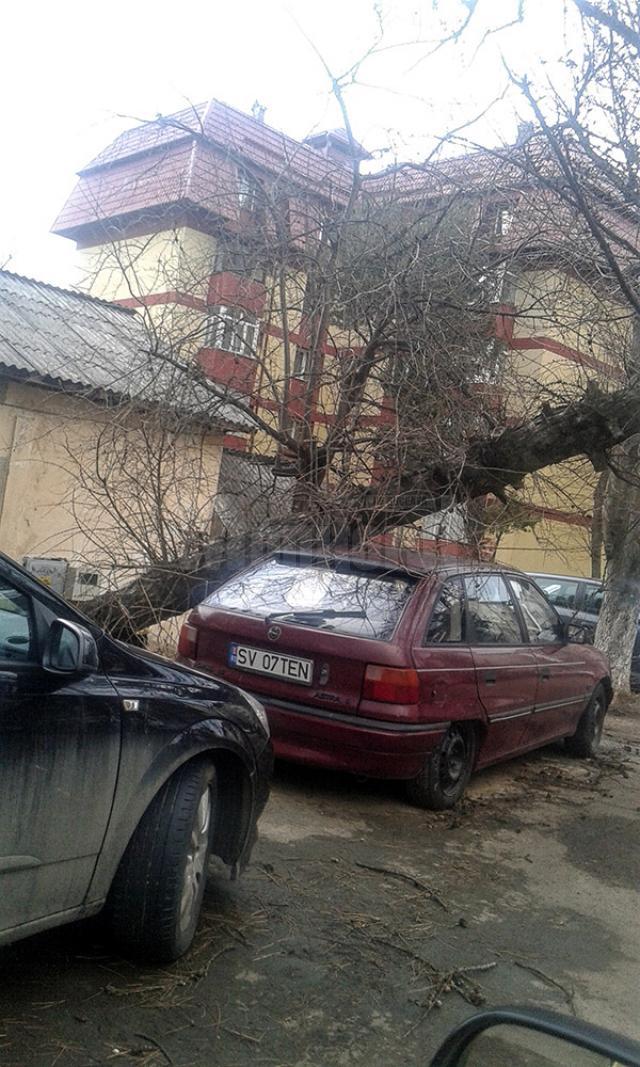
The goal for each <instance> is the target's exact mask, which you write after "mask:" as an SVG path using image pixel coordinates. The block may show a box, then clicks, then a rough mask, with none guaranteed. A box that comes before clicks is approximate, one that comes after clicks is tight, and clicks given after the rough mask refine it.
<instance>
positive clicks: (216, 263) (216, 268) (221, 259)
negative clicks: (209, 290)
mask: <svg viewBox="0 0 640 1067" xmlns="http://www.w3.org/2000/svg"><path fill="white" fill-rule="evenodd" d="M211 273H212V274H227V273H229V274H238V275H240V277H242V278H248V279H249V280H250V281H252V282H261V284H262V285H264V283H265V281H266V277H267V271H266V268H265V267H264V266H263V265H262V264H261V263H259V262H258V261H257V256H256V254H255V253H254V252H252V250H251V249H250V248H247V247H243V246H242V245H233V244H220V245H219V246H218V248H217V249H216V251H215V253H214V256H213V263H212V264H211Z"/></svg>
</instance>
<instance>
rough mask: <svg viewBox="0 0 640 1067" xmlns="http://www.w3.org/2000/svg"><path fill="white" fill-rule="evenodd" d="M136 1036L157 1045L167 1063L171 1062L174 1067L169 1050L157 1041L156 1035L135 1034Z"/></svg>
mask: <svg viewBox="0 0 640 1067" xmlns="http://www.w3.org/2000/svg"><path fill="white" fill-rule="evenodd" d="M134 1037H139V1038H141V1039H142V1040H143V1041H148V1042H149V1044H150V1045H155V1047H156V1048H157V1050H158V1052H161V1053H162V1055H163V1056H164V1058H165V1060H166V1061H167V1063H170V1064H171V1067H173V1060H172V1059H171V1056H170V1055H169V1053H168V1052H167V1050H166V1048H164V1047H163V1046H162V1045H161V1044H160V1042H159V1041H156V1039H155V1037H149V1035H148V1034H134Z"/></svg>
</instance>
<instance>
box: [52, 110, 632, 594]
mask: <svg viewBox="0 0 640 1067" xmlns="http://www.w3.org/2000/svg"><path fill="white" fill-rule="evenodd" d="M364 158H366V153H365V152H364V150H363V149H361V147H360V146H359V145H356V144H355V143H354V142H352V141H351V142H350V141H349V139H348V138H347V137H346V136H345V134H344V132H342V131H333V132H330V133H327V134H321V135H318V136H315V137H313V138H310V139H308V140H307V141H306V142H298V141H295V140H293V139H292V138H289V137H287V136H286V135H284V134H282V133H281V132H279V131H277V130H274V129H272V128H270V127H269V126H267V125H265V123H264V122H263V121H262V119H261V118H260V117H251V116H248V115H245V114H243V113H241V112H239V111H236V110H235V109H233V108H230V107H228V106H226V105H224V104H221V103H220V102H218V101H211V102H210V103H209V104H207V105H203V106H202V107H199V108H194V109H189V110H187V111H184V112H180V113H178V114H176V115H173V116H169V117H168V118H166V119H162V120H158V121H155V122H151V123H147V124H144V125H142V126H140V127H137V128H135V129H133V130H130V131H127V132H126V133H124V134H122V135H121V136H120V137H119V138H117V139H116V141H115V142H114V143H113V144H112V145H110V146H108V147H107V148H106V149H105V150H104V151H103V152H102V153H100V155H99V156H98V157H97V158H96V159H94V160H93V161H92V162H91V163H90V164H89V165H88V166H87V167H86V168H84V169H83V171H81V172H80V176H79V182H78V184H77V186H76V188H75V190H74V191H73V193H72V194H71V196H70V198H69V200H68V202H67V204H66V205H65V206H64V208H63V210H62V212H61V214H60V216H59V217H58V219H57V220H56V223H55V226H54V231H55V232H56V233H58V234H61V235H63V236H65V237H68V238H70V239H72V240H74V241H75V242H76V246H77V249H78V257H79V263H80V270H81V283H82V284H83V285H84V286H86V287H87V289H88V290H89V291H90V292H91V294H92V295H94V296H96V297H98V298H100V299H103V300H107V301H112V302H116V303H117V304H119V305H120V306H122V307H125V308H128V309H136V310H137V311H138V313H139V314H140V315H141V316H142V317H143V318H144V319H145V322H146V323H147V326H148V329H149V330H150V331H152V332H153V333H155V335H156V336H158V337H159V338H160V340H161V342H162V343H163V344H164V345H166V346H168V348H170V349H171V350H172V351H173V352H174V354H175V356H176V359H178V360H187V361H189V360H192V361H195V363H196V365H198V366H199V367H200V369H201V370H202V372H203V374H204V375H205V376H206V377H207V378H208V379H209V380H211V381H213V382H215V383H216V384H217V385H218V386H219V387H220V389H221V390H222V391H223V394H224V395H226V396H227V398H228V399H230V400H231V401H232V403H233V398H240V399H244V401H245V402H246V403H247V404H249V405H250V407H251V409H252V410H253V411H254V412H255V414H256V416H257V419H256V421H255V423H254V429H253V431H252V432H251V433H249V434H243V433H240V434H238V433H236V432H234V431H233V430H231V431H229V432H227V434H226V435H225V439H224V444H225V447H226V448H227V449H228V450H230V451H232V452H233V453H236V454H238V453H252V454H253V455H256V456H259V457H262V458H268V459H270V460H271V461H273V463H274V469H275V470H276V472H277V470H278V463H284V466H285V468H286V446H284V447H283V446H282V444H281V442H279V441H278V439H277V435H273V434H272V433H270V432H268V431H269V430H270V429H273V428H274V427H280V428H284V429H285V430H286V432H287V433H288V434H291V435H292V436H293V437H294V438H295V437H296V436H304V435H305V434H308V435H309V436H311V435H315V436H316V437H317V438H318V440H320V441H322V440H324V439H325V438H326V437H327V436H329V438H330V437H331V434H332V433H334V432H335V426H336V420H338V422H340V420H341V419H343V420H344V424H345V425H347V417H346V415H345V413H344V412H342V414H341V413H340V405H341V392H340V390H341V388H343V385H344V375H345V373H346V372H345V370H344V368H345V366H348V367H352V366H356V365H357V361H358V359H359V358H361V356H362V353H363V352H366V350H367V343H366V340H363V337H362V334H361V332H359V331H358V330H357V329H354V325H353V320H351V321H350V323H349V325H346V324H345V322H344V321H343V322H341V321H340V316H337V315H333V317H332V318H331V320H330V321H328V320H327V316H326V314H325V309H326V306H327V305H326V301H325V303H323V301H322V299H320V298H319V296H318V281H317V279H318V278H322V277H323V276H324V277H326V274H327V272H328V271H329V270H330V269H331V255H332V250H333V249H334V247H335V244H336V238H335V232H334V233H333V236H332V228H333V229H334V231H335V227H336V220H339V219H340V218H344V214H345V212H346V211H348V210H349V208H350V206H351V205H352V201H353V197H354V195H357V197H358V198H359V202H361V203H365V204H367V205H369V206H371V205H373V207H370V210H371V221H372V226H373V225H375V220H376V218H379V216H376V215H375V211H376V210H379V209H380V204H387V205H389V204H391V205H393V206H394V208H395V209H397V206H398V204H401V203H402V204H405V205H406V204H412V203H416V202H417V201H418V200H420V201H421V203H422V204H428V205H429V210H431V211H434V210H435V207H434V205H437V204H438V203H442V201H443V198H449V200H450V202H451V203H452V204H453V203H454V202H455V201H456V200H457V199H458V198H459V197H460V196H462V197H463V199H464V200H465V202H466V203H471V204H472V205H474V207H473V210H474V211H475V212H476V216H477V227H478V229H479V230H480V229H482V228H484V231H485V238H486V235H487V232H489V234H490V237H491V240H492V241H493V242H494V244H495V247H496V250H497V253H496V256H495V267H494V268H493V270H492V278H491V280H490V281H491V286H492V287H493V299H492V302H491V306H490V318H491V323H492V325H491V330H490V336H487V347H490V348H491V351H492V352H495V353H496V369H495V370H494V371H492V372H489V373H487V369H486V367H485V368H484V370H483V372H482V373H480V374H479V375H478V376H476V377H475V378H474V380H473V382H472V383H471V385H472V388H473V389H474V390H476V391H477V390H479V389H482V390H484V392H485V394H491V393H492V392H493V393H494V394H496V395H497V394H498V392H499V393H500V398H501V402H502V403H504V404H506V405H507V407H508V409H509V411H510V412H511V414H512V415H526V414H527V413H528V411H529V409H530V410H531V411H534V410H537V408H539V406H540V403H541V402H548V403H557V402H559V401H561V402H567V400H568V399H570V397H571V395H573V394H574V393H575V391H576V390H582V389H584V387H585V384H586V382H587V381H588V380H589V379H590V378H597V379H598V380H601V379H602V378H603V377H604V378H610V379H611V380H612V381H613V380H616V375H618V374H619V370H618V367H617V365H614V364H613V363H612V361H611V358H610V356H609V353H610V352H611V351H612V343H611V336H610V331H611V322H612V321H614V320H615V319H616V314H615V312H616V309H615V301H613V300H612V298H611V297H610V295H609V294H608V293H607V292H606V290H602V291H600V290H599V289H598V287H597V285H594V284H593V280H592V279H590V278H588V277H587V276H586V274H585V275H584V276H582V275H581V271H580V266H579V262H580V261H579V259H576V257H575V255H573V249H571V253H572V254H571V255H567V241H566V239H565V238H564V237H563V238H562V241H561V240H560V239H559V237H558V229H557V227H558V219H557V217H556V214H554V212H553V211H550V210H549V205H548V203H546V202H540V201H539V200H538V202H537V203H536V197H535V194H532V193H531V190H530V188H527V186H526V183H524V184H523V180H522V176H521V173H520V172H518V171H517V169H514V168H513V167H510V166H509V163H508V161H507V164H506V165H505V160H504V158H501V159H500V160H498V161H497V162H496V160H495V159H492V158H491V157H489V156H487V155H486V154H482V153H477V154H475V155H473V156H470V157H464V158H463V159H462V160H453V161H448V162H445V163H444V164H438V165H433V166H431V167H420V166H415V167H403V168H394V169H392V170H391V171H385V172H384V173H383V174H379V175H377V174H369V175H366V176H365V177H364V178H363V177H362V176H361V175H360V174H359V164H360V162H361V160H362V159H364ZM523 205H525V206H526V210H523ZM361 220H362V216H361ZM569 244H571V242H570V241H569ZM561 245H562V246H563V247H561ZM501 250H502V251H501ZM323 271H324V275H323ZM382 280H383V281H384V277H383V279H382ZM336 300H337V303H338V304H339V299H338V298H337V297H336V294H335V293H333V294H332V312H333V310H334V309H335V306H336ZM618 317H619V316H618ZM388 358H389V359H392V360H395V361H396V362H401V361H402V359H403V354H402V352H396V353H391V354H390V355H388ZM498 363H499V371H498V369H497V364H498ZM348 373H351V371H349V372H348ZM355 373H356V374H357V367H356V372H355ZM343 392H344V390H343ZM394 404H395V397H394V396H393V395H392V392H391V391H390V390H389V388H388V377H387V378H385V374H383V373H380V374H379V375H375V374H374V375H371V376H370V377H369V378H368V380H367V387H366V390H365V391H364V392H361V393H359V394H358V396H357V408H358V419H357V430H356V428H355V427H356V424H355V423H352V424H349V425H350V430H349V432H352V433H355V432H358V433H360V434H361V435H362V439H363V440H365V438H366V428H367V427H370V429H371V431H372V432H373V430H375V431H376V432H377V433H378V434H379V435H380V434H381V433H382V434H383V433H384V431H385V427H386V428H389V432H390V433H391V430H392V427H393V425H394V422H395V420H396V412H395V408H394ZM343 406H344V404H343ZM261 427H262V428H261ZM341 432H342V433H344V432H345V431H344V429H343V428H342V429H341ZM376 463H377V461H376V458H375V456H369V457H368V460H367V462H366V463H364V464H363V465H362V470H361V471H359V472H358V474H357V476H358V477H362V478H365V479H366V478H367V477H370V478H373V479H375V478H376V477H377V476H378V475H379V471H378V469H377V466H376ZM594 481H595V479H594V476H593V472H592V469H591V468H590V467H589V465H588V464H586V463H585V464H580V463H577V464H571V465H566V466H564V467H563V468H562V469H559V470H551V471H549V470H548V471H546V472H543V474H541V475H540V476H539V477H537V478H536V479H532V480H530V484H527V486H526V487H525V491H524V496H523V499H524V506H523V507H521V508H520V509H519V512H518V514H517V516H515V517H514V515H513V514H510V513H509V514H504V515H502V516H501V517H500V516H499V515H498V518H497V520H496V524H495V531H494V535H491V534H490V535H489V537H488V538H485V540H484V542H483V543H482V545H481V546H480V548H481V550H482V551H491V550H492V548H493V549H495V547H496V543H497V544H498V548H497V551H498V554H499V556H500V558H502V559H504V560H505V561H507V562H510V563H513V564H515V565H517V566H519V567H522V568H523V569H530V570H545V571H558V572H575V573H577V574H584V573H590V570H591V549H590V529H591V511H592V505H593V490H594ZM495 511H496V509H494V512H495ZM499 511H500V509H499V508H498V509H497V513H499ZM401 536H402V537H403V538H405V539H406V538H407V536H408V537H409V538H410V539H411V540H412V542H414V543H415V542H417V544H418V545H423V546H424V547H432V546H433V542H434V541H437V542H438V543H439V544H440V546H441V547H444V549H445V550H448V551H455V552H457V551H477V550H478V543H477V542H476V543H475V544H471V543H470V539H469V536H468V526H467V524H466V521H465V517H464V516H461V515H460V514H459V513H458V512H455V511H453V512H449V513H447V514H444V515H442V514H440V515H437V516H435V517H431V518H430V519H429V520H427V521H426V522H425V524H424V525H423V527H422V528H421V529H419V530H418V529H415V528H412V529H411V531H410V532H409V533H407V531H404V532H403V533H402V535H401ZM461 543H462V545H463V547H462V548H461V547H460V545H461Z"/></svg>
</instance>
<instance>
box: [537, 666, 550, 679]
mask: <svg viewBox="0 0 640 1067" xmlns="http://www.w3.org/2000/svg"><path fill="white" fill-rule="evenodd" d="M540 677H541V678H542V680H543V681H546V680H548V679H549V678H550V677H551V667H543V668H542V670H541V671H540Z"/></svg>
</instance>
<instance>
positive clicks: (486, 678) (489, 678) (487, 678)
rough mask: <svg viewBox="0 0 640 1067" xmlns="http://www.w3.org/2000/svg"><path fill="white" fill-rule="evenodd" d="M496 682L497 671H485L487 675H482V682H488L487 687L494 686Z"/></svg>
mask: <svg viewBox="0 0 640 1067" xmlns="http://www.w3.org/2000/svg"><path fill="white" fill-rule="evenodd" d="M495 680H496V672H495V671H485V673H484V674H483V675H482V681H483V682H486V683H487V685H493V683H494V682H495Z"/></svg>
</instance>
